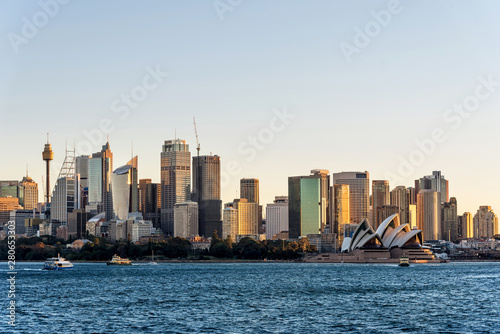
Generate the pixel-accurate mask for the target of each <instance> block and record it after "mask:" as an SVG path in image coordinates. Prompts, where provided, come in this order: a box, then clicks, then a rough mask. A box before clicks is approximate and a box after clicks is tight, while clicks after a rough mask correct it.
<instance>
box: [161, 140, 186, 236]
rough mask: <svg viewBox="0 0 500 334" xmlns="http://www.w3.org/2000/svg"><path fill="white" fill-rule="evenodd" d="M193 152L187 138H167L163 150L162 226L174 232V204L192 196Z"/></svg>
mask: <svg viewBox="0 0 500 334" xmlns="http://www.w3.org/2000/svg"><path fill="white" fill-rule="evenodd" d="M190 193H191V153H190V152H189V145H188V144H187V143H186V141H185V140H181V139H174V140H166V141H165V143H164V145H163V147H162V151H161V228H162V230H163V232H165V233H166V234H167V235H173V233H174V205H175V204H177V203H184V202H187V201H189V200H190V198H191V194H190Z"/></svg>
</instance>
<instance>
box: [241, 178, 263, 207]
mask: <svg viewBox="0 0 500 334" xmlns="http://www.w3.org/2000/svg"><path fill="white" fill-rule="evenodd" d="M240 198H242V199H243V198H245V199H247V200H248V202H250V203H259V179H241V180H240Z"/></svg>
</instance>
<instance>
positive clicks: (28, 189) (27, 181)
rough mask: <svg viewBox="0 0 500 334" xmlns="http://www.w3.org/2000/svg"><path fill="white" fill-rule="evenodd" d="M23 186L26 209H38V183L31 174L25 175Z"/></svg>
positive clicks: (24, 206) (23, 204)
mask: <svg viewBox="0 0 500 334" xmlns="http://www.w3.org/2000/svg"><path fill="white" fill-rule="evenodd" d="M21 184H22V186H23V193H24V194H23V203H22V204H21V205H22V206H23V208H24V209H25V210H33V209H36V207H37V205H38V184H37V183H36V182H35V181H33V179H32V178H31V177H29V176H25V177H23V180H22V181H21Z"/></svg>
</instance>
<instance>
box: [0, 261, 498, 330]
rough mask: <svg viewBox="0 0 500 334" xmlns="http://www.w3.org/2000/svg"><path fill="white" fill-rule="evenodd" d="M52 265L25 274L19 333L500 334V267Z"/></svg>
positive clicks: (21, 268) (24, 266) (25, 267)
mask: <svg viewBox="0 0 500 334" xmlns="http://www.w3.org/2000/svg"><path fill="white" fill-rule="evenodd" d="M42 266H43V264H42V263H17V265H16V269H17V272H18V274H17V279H16V289H17V291H16V305H17V308H16V323H17V325H16V327H15V332H18V333H137V332H145V333H336V332H358V333H401V332H408V333H411V332H419V333H495V332H497V333H498V332H500V301H499V296H500V263H448V264H432V265H430V264H415V265H412V266H411V267H409V268H401V267H398V266H397V265H392V264H391V265H382V264H377V265H360V264H299V263H228V264H213V263H212V264H201V263H200V264H191V263H185V264H171V263H160V264H159V265H157V266H152V265H146V264H144V265H142V264H137V265H133V266H106V264H102V263H92V264H90V263H89V264H80V263H75V266H74V269H72V270H68V271H64V270H63V271H55V272H52V271H43V270H41V268H42ZM0 268H1V271H2V272H4V274H5V275H6V272H7V264H6V263H0ZM5 275H4V276H5ZM4 282H5V280H4ZM3 290H4V291H6V289H3ZM1 299H2V300H4V301H5V300H6V296H5V298H1ZM2 306H3V307H2V309H3V310H4V314H6V311H5V310H6V307H7V304H6V303H5V302H3V303H2ZM5 319H6V317H4V319H2V324H1V326H0V332H2V333H8V332H11V330H12V328H10V327H9V326H7V325H6V320H5ZM2 328H3V329H2Z"/></svg>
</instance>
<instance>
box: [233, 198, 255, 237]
mask: <svg viewBox="0 0 500 334" xmlns="http://www.w3.org/2000/svg"><path fill="white" fill-rule="evenodd" d="M234 208H235V209H236V210H238V230H237V231H238V232H237V235H257V234H258V233H259V224H258V215H259V205H258V204H257V203H254V202H249V201H248V200H247V199H246V198H241V199H235V200H234Z"/></svg>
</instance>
